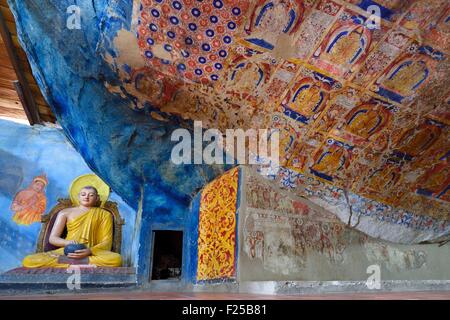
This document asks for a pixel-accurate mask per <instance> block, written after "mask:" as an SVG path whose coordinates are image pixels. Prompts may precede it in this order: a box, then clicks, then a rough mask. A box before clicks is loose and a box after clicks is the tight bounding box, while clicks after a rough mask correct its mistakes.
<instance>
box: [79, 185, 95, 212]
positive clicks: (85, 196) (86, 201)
mask: <svg viewBox="0 0 450 320" xmlns="http://www.w3.org/2000/svg"><path fill="white" fill-rule="evenodd" d="M78 199H79V200H80V204H81V205H82V206H84V207H94V206H95V205H96V204H97V202H98V194H97V192H96V191H95V190H93V189H89V188H83V189H81V191H80V193H79V196H78Z"/></svg>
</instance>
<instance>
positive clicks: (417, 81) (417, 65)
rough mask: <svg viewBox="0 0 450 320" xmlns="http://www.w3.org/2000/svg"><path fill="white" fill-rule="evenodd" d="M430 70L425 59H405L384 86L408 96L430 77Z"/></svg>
mask: <svg viewBox="0 0 450 320" xmlns="http://www.w3.org/2000/svg"><path fill="white" fill-rule="evenodd" d="M428 74H429V70H428V68H427V65H426V64H425V62H424V61H410V60H408V61H405V62H402V63H400V64H399V65H398V66H396V67H395V68H394V70H393V71H392V72H391V74H390V75H389V77H388V78H387V79H386V80H385V81H384V82H383V86H384V87H385V88H387V89H389V90H392V91H394V92H397V93H400V94H401V95H403V96H408V95H410V94H411V93H412V92H414V91H415V90H416V89H417V88H418V87H419V86H420V85H421V84H422V83H423V82H424V81H425V80H426V78H427V77H428Z"/></svg>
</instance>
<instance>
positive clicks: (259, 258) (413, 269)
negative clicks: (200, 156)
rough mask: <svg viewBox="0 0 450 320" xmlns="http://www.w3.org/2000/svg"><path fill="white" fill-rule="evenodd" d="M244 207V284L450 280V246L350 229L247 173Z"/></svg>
mask: <svg viewBox="0 0 450 320" xmlns="http://www.w3.org/2000/svg"><path fill="white" fill-rule="evenodd" d="M242 177H243V178H242V179H243V180H242V181H241V186H242V198H241V202H240V207H239V209H238V210H239V223H238V229H239V243H240V245H239V275H240V276H239V279H238V281H248V280H317V281H318V280H320V281H325V280H366V279H367V278H368V276H369V275H368V274H367V273H366V272H367V268H368V267H369V266H370V265H374V264H375V265H378V266H379V267H380V271H381V279H382V280H431V279H450V270H449V269H448V267H447V266H448V263H449V262H450V257H449V253H450V246H449V245H448V244H447V245H444V246H442V247H439V246H438V245H437V244H433V245H430V244H428V245H398V244H393V243H389V242H386V241H382V240H379V239H375V238H372V237H369V236H367V235H365V234H364V233H362V232H360V231H357V230H355V229H354V228H349V227H348V226H347V225H346V224H344V223H343V222H342V221H340V219H338V218H337V217H336V215H334V214H332V213H330V212H328V211H327V210H325V209H324V208H321V207H319V206H317V205H315V204H314V203H313V202H311V201H308V200H306V199H305V198H301V197H298V196H296V195H295V194H294V193H291V194H290V193H289V192H287V191H286V190H284V191H283V190H282V189H280V188H278V187H276V186H274V185H273V184H271V183H270V182H268V181H267V180H265V179H263V178H261V177H260V176H259V175H258V174H257V173H256V172H254V171H252V170H248V169H246V170H243V174H242Z"/></svg>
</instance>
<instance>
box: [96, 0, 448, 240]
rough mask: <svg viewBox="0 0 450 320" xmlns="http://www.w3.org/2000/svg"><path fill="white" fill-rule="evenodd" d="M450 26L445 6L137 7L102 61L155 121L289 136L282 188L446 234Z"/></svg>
mask: <svg viewBox="0 0 450 320" xmlns="http://www.w3.org/2000/svg"><path fill="white" fill-rule="evenodd" d="M371 5H376V6H378V8H380V12H381V16H382V19H381V20H380V22H379V28H372V27H371V26H370V24H371V23H374V20H373V19H371V18H370V13H368V11H367V9H368V8H369V6H371ZM369 9H370V8H369ZM449 21H450V6H449V3H448V1H445V0H442V1H438V0H434V1H401V0H393V1H387V0H386V1H385V0H377V1H371V0H349V1H342V0H334V1H330V0H318V1H314V0H258V1H244V0H237V1H231V0H213V1H194V0H179V1H171V0H142V1H137V0H135V1H134V4H133V22H132V27H131V32H129V31H126V30H120V31H118V32H117V34H116V35H115V37H114V38H110V39H107V36H105V39H104V40H103V41H104V46H105V47H108V46H110V47H113V48H114V53H111V50H105V51H104V52H103V57H104V59H105V60H107V61H108V62H109V63H110V64H111V65H113V66H114V68H115V70H117V72H118V73H119V75H120V78H121V80H122V84H121V86H115V87H113V86H111V87H110V90H111V91H112V92H121V94H122V95H126V96H129V97H132V100H133V104H132V107H133V108H136V109H141V108H144V107H145V106H146V105H150V106H152V107H153V108H154V109H153V112H152V113H151V114H152V116H153V117H155V118H157V119H160V120H163V121H165V120H166V119H168V118H169V117H170V116H171V115H177V116H180V117H182V118H183V119H187V120H201V121H202V122H203V125H204V127H208V128H218V129H220V130H223V132H224V130H225V129H227V128H243V129H248V128H255V129H259V128H278V129H279V130H280V133H281V146H280V149H281V158H282V163H281V165H282V167H283V168H282V170H281V171H280V173H279V175H278V177H276V178H275V180H276V182H278V183H279V185H280V186H281V187H283V188H286V189H290V190H291V191H293V192H295V193H297V194H300V195H305V196H308V197H310V198H317V199H318V202H320V201H322V200H323V201H325V200H327V201H328V200H329V201H328V202H327V203H328V205H329V206H330V207H338V204H337V203H335V204H334V203H333V201H334V200H336V199H338V200H339V199H340V200H339V201H343V200H342V199H344V192H343V190H347V191H348V192H350V203H353V209H354V210H360V213H361V212H362V213H363V214H366V215H368V216H371V215H372V216H374V217H377V219H378V220H379V221H387V220H389V219H391V220H389V221H390V222H392V223H393V224H406V225H408V226H416V227H417V229H419V230H424V229H427V228H428V229H432V230H434V232H435V233H434V234H435V235H439V234H441V235H444V234H448V232H449V230H450V227H449V223H448V222H449V220H450V205H449V201H450V187H449V184H450V174H449V169H450V167H449V164H448V159H449V150H450V140H449V128H450V107H449V103H450V96H449V86H448V80H447V79H448V76H449V63H448V53H449V41H448V39H449V38H448V34H449V31H450V26H449ZM375 22H376V21H375ZM106 29H107V27H106ZM106 33H107V32H106V31H105V34H106ZM109 36H110V35H109ZM300 185H302V186H305V185H306V186H307V187H306V188H305V187H302V188H300V187H298V188H297V186H300ZM347 198H348V197H347ZM320 199H322V200H320ZM324 199H325V200H324ZM330 199H331V200H330ZM333 199H334V200H333ZM338 200H336V201H338ZM348 200H349V199H347V203H348ZM325 202H326V201H325ZM325 202H324V203H325ZM346 210H347V209H346ZM372 233H373V232H372ZM423 240H426V237H424V239H423Z"/></svg>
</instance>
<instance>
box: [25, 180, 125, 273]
mask: <svg viewBox="0 0 450 320" xmlns="http://www.w3.org/2000/svg"><path fill="white" fill-rule="evenodd" d="M78 201H79V205H78V206H75V207H71V208H67V209H63V210H61V211H60V212H59V213H58V216H57V217H56V220H55V223H54V225H53V228H52V230H51V233H50V237H49V242H50V243H51V244H52V245H54V246H56V247H60V248H59V249H56V250H53V251H48V252H43V253H36V254H32V255H29V256H27V257H25V259H24V260H23V262H22V264H23V266H24V267H27V268H39V267H57V268H67V267H69V266H70V264H79V265H91V266H99V267H120V266H121V264H122V259H121V256H120V254H118V253H115V252H112V251H111V248H112V242H113V218H112V215H111V213H110V212H108V211H107V210H105V209H102V208H100V207H98V205H99V203H100V196H99V194H98V191H97V189H96V188H95V187H92V186H85V187H83V188H81V190H80V192H79V194H78ZM66 227H67V236H66V237H65V238H62V234H63V231H64V229H65V228H66ZM73 244H83V245H84V247H85V248H84V249H81V250H76V251H74V252H71V253H68V254H67V256H66V255H65V254H64V247H66V246H69V245H73ZM67 258H69V259H67ZM70 260H72V261H75V262H76V263H70V262H69V261H70Z"/></svg>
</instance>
